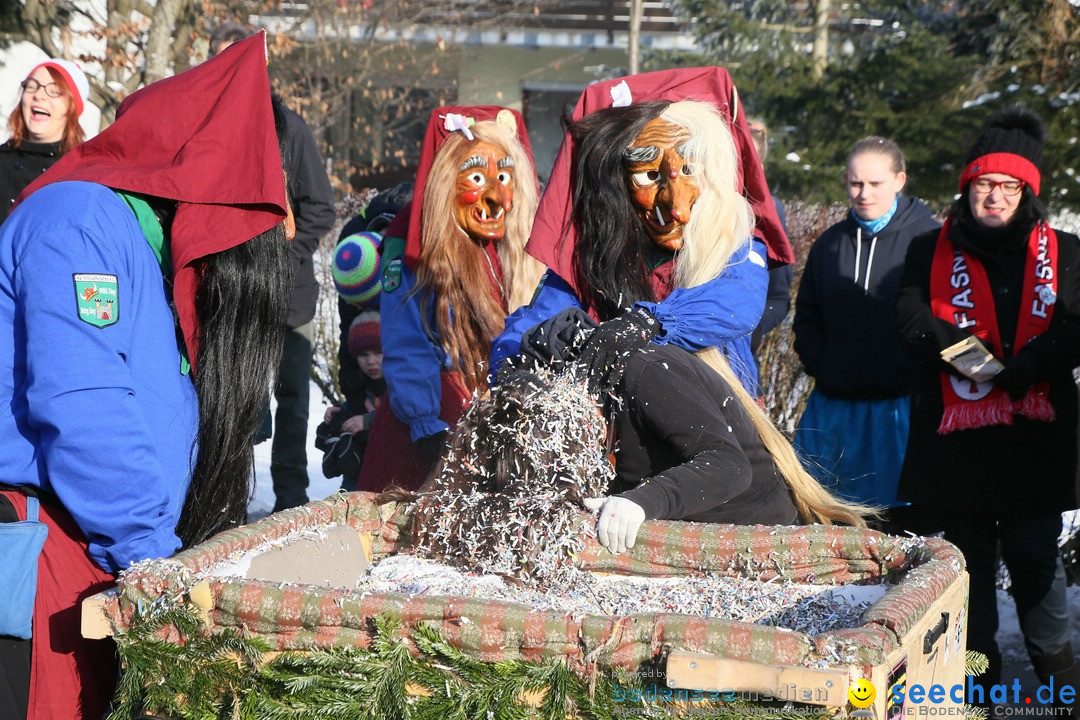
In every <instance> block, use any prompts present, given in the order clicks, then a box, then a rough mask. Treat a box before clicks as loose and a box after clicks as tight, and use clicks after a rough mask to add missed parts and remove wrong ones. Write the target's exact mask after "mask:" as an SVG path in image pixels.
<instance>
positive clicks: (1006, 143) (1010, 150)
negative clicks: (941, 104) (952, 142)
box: [960, 105, 1046, 195]
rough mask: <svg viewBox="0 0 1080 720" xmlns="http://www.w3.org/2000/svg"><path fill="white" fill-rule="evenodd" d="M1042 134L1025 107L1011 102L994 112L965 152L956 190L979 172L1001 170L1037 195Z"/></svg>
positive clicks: (1030, 112)
mask: <svg viewBox="0 0 1080 720" xmlns="http://www.w3.org/2000/svg"><path fill="white" fill-rule="evenodd" d="M1045 138H1046V129H1045V127H1044V126H1043V122H1042V120H1040V119H1039V116H1038V115H1036V114H1035V113H1034V112H1032V111H1031V110H1029V109H1028V108H1026V107H1024V106H1022V105H1015V106H1013V107H1010V108H1006V109H1005V110H1001V111H1000V112H998V113H996V114H995V115H994V116H993V117H992V118H990V121H989V122H988V123H987V124H986V128H985V129H984V130H983V132H982V135H980V136H979V139H978V140H976V141H975V145H974V146H973V147H972V148H971V152H970V153H968V159H967V163H966V165H965V166H964V170H963V172H962V173H961V174H960V192H963V191H964V188H965V187H966V186H967V184H968V183H969V182H971V180H973V179H974V178H977V177H978V176H980V175H987V174H989V173H1004V174H1006V175H1011V176H1013V177H1014V178H1017V179H1019V180H1023V181H1024V182H1025V183H1027V184H1028V186H1029V187H1030V188H1031V190H1032V192H1034V193H1035V194H1036V195H1038V194H1039V181H1040V179H1041V175H1040V173H1039V166H1040V164H1041V163H1042V153H1043V141H1044V140H1045Z"/></svg>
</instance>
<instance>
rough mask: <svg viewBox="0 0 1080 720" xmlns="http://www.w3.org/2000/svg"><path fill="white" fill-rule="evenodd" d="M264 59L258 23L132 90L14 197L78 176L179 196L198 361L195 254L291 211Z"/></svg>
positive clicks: (187, 300) (182, 309) (178, 293)
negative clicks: (184, 67) (196, 60)
mask: <svg viewBox="0 0 1080 720" xmlns="http://www.w3.org/2000/svg"><path fill="white" fill-rule="evenodd" d="M266 63H267V59H266V41H265V33H262V32H260V33H258V34H256V35H255V36H253V37H250V38H248V39H247V40H243V41H241V42H238V43H235V44H233V45H232V46H230V47H229V48H227V49H226V50H224V51H223V52H222V53H221V54H219V55H217V56H215V57H213V58H211V59H210V60H207V61H206V62H205V63H203V64H201V65H198V66H196V67H194V68H192V69H190V70H188V71H186V72H183V73H181V74H179V75H176V76H174V77H171V78H166V79H164V80H159V81H158V82H156V83H153V84H152V85H148V86H146V87H144V88H142V89H141V90H138V91H136V92H135V93H132V94H131V95H130V96H128V97H127V98H126V99H125V100H124V102H122V103H121V104H120V107H119V108H118V109H117V111H116V122H114V123H113V124H112V125H111V126H110V127H109V128H108V129H106V130H105V131H104V132H102V133H101V134H100V135H97V136H96V137H94V138H91V139H90V140H88V141H86V142H85V143H83V144H82V145H79V146H78V147H76V148H75V149H73V150H72V151H70V152H68V153H67V154H65V155H64V156H63V157H61V158H60V159H59V160H58V161H57V162H56V164H55V165H53V166H52V167H51V168H50V169H49V170H48V171H47V172H46V173H44V174H43V175H42V176H41V177H40V178H38V179H37V180H35V181H34V182H33V183H31V184H30V185H29V186H27V188H26V189H25V190H23V192H22V194H21V195H20V196H19V200H17V201H16V205H17V204H18V202H19V201H21V200H22V199H23V198H25V197H27V196H28V195H30V194H31V193H33V192H34V191H35V190H37V189H39V188H41V187H44V186H45V185H49V184H51V183H56V182H64V181H70V180H81V181H84V182H92V183H98V184H100V185H105V186H107V187H110V188H113V189H114V190H124V191H127V192H133V193H140V194H143V195H150V196H153V197H158V198H164V199H167V200H175V201H176V203H177V207H176V215H175V217H174V218H173V222H172V228H171V231H170V230H169V229H168V228H166V237H167V238H168V240H169V249H170V254H171V257H172V266H173V299H174V302H175V303H176V310H177V313H178V315H179V317H180V326H181V328H182V329H183V332H184V340H185V342H186V344H187V348H188V354H189V356H190V359H191V363H192V365H194V364H195V356H196V353H197V351H198V347H197V342H196V341H197V338H198V322H197V318H196V315H195V285H196V277H195V269H194V264H195V262H196V261H197V260H198V259H199V258H202V257H206V256H207V255H212V254H214V253H217V252H221V251H223V250H228V249H229V248H232V247H235V246H236V245H240V244H241V243H244V242H247V241H248V240H250V239H251V238H253V237H255V236H256V235H258V234H260V233H262V232H265V231H267V230H269V229H270V228H272V227H274V226H275V225H277V224H279V223H280V222H281V221H282V220H284V219H285V215H286V210H285V207H286V202H285V178H284V174H283V171H282V167H281V151H280V148H279V145H278V139H277V133H276V132H275V130H274V115H273V111H272V110H271V105H270V79H269V76H268V75H267V73H266Z"/></svg>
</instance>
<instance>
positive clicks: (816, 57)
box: [810, 0, 832, 80]
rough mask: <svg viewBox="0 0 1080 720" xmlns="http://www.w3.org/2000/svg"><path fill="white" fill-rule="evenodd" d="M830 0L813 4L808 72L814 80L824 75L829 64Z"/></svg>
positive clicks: (822, 0) (819, 0)
mask: <svg viewBox="0 0 1080 720" xmlns="http://www.w3.org/2000/svg"><path fill="white" fill-rule="evenodd" d="M831 5H832V0H816V2H815V4H814V46H813V50H812V51H811V55H810V73H811V77H813V78H814V80H821V78H823V77H825V67H826V66H827V65H828V64H829V12H830V10H831V9H832V8H831Z"/></svg>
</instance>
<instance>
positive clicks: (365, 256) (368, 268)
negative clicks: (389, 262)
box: [331, 232, 382, 307]
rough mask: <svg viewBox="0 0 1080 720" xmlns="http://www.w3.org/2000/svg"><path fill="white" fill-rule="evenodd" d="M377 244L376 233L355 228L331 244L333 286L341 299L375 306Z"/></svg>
mask: <svg viewBox="0 0 1080 720" xmlns="http://www.w3.org/2000/svg"><path fill="white" fill-rule="evenodd" d="M380 245H382V235H380V234H379V233H376V232H359V233H356V234H354V235H349V236H347V237H345V238H342V240H341V242H339V243H338V244H337V247H335V248H334V261H333V264H332V268H331V271H332V272H333V275H334V287H336V288H337V291H338V294H339V295H341V299H342V300H344V301H345V302H351V303H356V304H357V305H371V306H374V307H377V306H378V301H379V246H380Z"/></svg>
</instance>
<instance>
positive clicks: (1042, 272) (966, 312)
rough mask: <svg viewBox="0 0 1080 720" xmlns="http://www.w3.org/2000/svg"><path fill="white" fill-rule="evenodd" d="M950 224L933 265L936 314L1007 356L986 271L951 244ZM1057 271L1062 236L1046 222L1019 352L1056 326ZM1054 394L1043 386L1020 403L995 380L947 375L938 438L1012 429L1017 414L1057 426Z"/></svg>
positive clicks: (1027, 264)
mask: <svg viewBox="0 0 1080 720" xmlns="http://www.w3.org/2000/svg"><path fill="white" fill-rule="evenodd" d="M950 225H951V219H949V220H946V221H945V226H944V227H942V228H941V233H940V234H939V235H938V241H937V247H936V248H935V250H934V260H933V263H932V265H931V266H930V309H931V311H932V312H933V314H934V317H937V318H940V319H942V320H944V321H946V322H950V323H952V324H954V325H956V326H957V327H960V328H963V329H964V330H967V331H968V332H970V333H972V334H973V335H975V336H976V337H978V338H979V339H980V340H982V341H983V343H984V344H986V346H987V347H988V348H989V349H990V351H991V352H993V353H994V355H996V356H997V357H999V358H1000V357H1004V354H1003V352H1002V349H1001V337H1000V331H999V330H998V326H997V313H996V312H995V309H994V295H993V292H992V291H991V289H990V280H989V279H988V278H987V275H986V269H985V268H984V267H983V266H982V263H980V262H979V260H978V258H976V257H974V256H973V255H971V254H969V253H966V252H964V250H963V249H962V248H959V247H956V246H955V245H954V244H953V242H952V241H951V240H949V227H950ZM1057 272H1058V243H1057V234H1056V233H1055V232H1054V230H1053V229H1052V228H1050V227H1049V226H1048V225H1047V224H1046V223H1044V222H1041V221H1040V222H1039V223H1038V224H1037V225H1036V226H1035V228H1034V229H1033V230H1032V231H1031V235H1030V236H1029V237H1028V241H1027V255H1026V259H1025V261H1024V287H1023V293H1022V295H1021V296H1020V315H1019V317H1018V318H1017V323H1016V340H1015V344H1014V345H1013V347H1014V348H1016V351H1017V352H1019V351H1020V349H1021V348H1022V347H1024V346H1025V345H1027V343H1028V342H1030V341H1031V340H1032V338H1035V337H1038V336H1039V335H1041V334H1042V333H1044V332H1046V330H1047V328H1049V327H1050V319H1051V317H1053V314H1054V303H1055V301H1056V298H1057ZM1048 392H1049V384H1048V383H1046V382H1042V383H1039V384H1037V385H1035V386H1034V387H1032V388H1031V389H1030V390H1028V392H1027V394H1026V395H1024V397H1023V398H1021V399H1020V400H1017V401H1014V400H1012V399H1011V398H1010V397H1009V394H1008V393H1007V392H1005V391H1004V390H1002V389H1001V388H999V387H997V386H995V385H994V384H993V381H987V382H979V383H977V382H975V381H973V380H969V379H967V378H962V377H958V376H957V375H954V374H952V373H948V372H943V373H941V394H942V398H943V399H944V403H945V412H944V414H943V415H942V418H941V425H940V427H938V433H940V434H942V435H944V434H946V433H950V432H953V431H955V430H969V429H972V428H980V427H986V426H988V425H1012V422H1013V415H1016V414H1019V415H1022V416H1024V417H1026V418H1028V419H1030V420H1042V421H1044V422H1051V421H1053V420H1054V417H1055V415H1054V408H1053V406H1052V405H1050V400H1049V399H1048V398H1047V393H1048Z"/></svg>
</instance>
